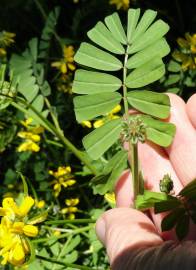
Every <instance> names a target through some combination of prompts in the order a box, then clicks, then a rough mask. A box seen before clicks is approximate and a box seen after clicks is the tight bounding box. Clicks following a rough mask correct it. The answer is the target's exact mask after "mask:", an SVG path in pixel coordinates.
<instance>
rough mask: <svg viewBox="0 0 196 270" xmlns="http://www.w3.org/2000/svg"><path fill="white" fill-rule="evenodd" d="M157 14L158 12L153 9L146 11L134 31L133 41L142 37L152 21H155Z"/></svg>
mask: <svg viewBox="0 0 196 270" xmlns="http://www.w3.org/2000/svg"><path fill="white" fill-rule="evenodd" d="M156 16H157V12H156V11H154V10H151V9H148V10H146V11H145V12H144V15H143V16H142V18H141V19H140V21H139V23H138V25H137V27H136V29H135V31H134V33H133V37H132V39H131V41H132V42H134V41H135V40H136V39H138V38H139V37H141V36H142V35H143V34H144V33H145V31H146V30H147V29H148V27H149V26H150V25H151V23H152V22H153V21H154V19H155V18H156Z"/></svg>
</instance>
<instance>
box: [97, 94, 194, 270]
mask: <svg viewBox="0 0 196 270" xmlns="http://www.w3.org/2000/svg"><path fill="white" fill-rule="evenodd" d="M169 97H170V101H171V115H170V118H169V119H168V121H169V122H172V123H174V124H175V125H176V135H175V138H174V141H173V143H172V145H171V146H170V147H168V148H166V149H163V148H162V147H159V146H155V145H153V144H152V143H145V144H140V145H139V159H140V164H141V168H142V172H143V175H144V179H145V181H146V185H147V187H148V189H150V190H153V191H159V180H160V179H162V178H163V176H164V174H166V173H169V174H170V176H171V178H172V180H173V181H174V191H175V193H176V194H177V193H178V192H179V191H180V190H181V189H182V188H183V186H185V185H186V184H188V183H189V182H190V181H191V180H193V179H194V178H196V94H194V95H193V96H192V97H191V98H190V99H189V100H188V102H187V104H185V102H184V101H183V100H182V99H181V98H180V97H178V96H176V95H174V94H170V95H169ZM130 177H131V176H130V175H129V173H128V172H125V173H124V174H123V175H122V176H121V177H120V179H119V181H118V183H117V185H116V201H117V208H115V209H111V210H109V211H107V212H105V213H104V214H103V215H102V216H101V217H100V218H99V220H98V221H97V223H96V232H97V236H98V238H99V239H100V241H101V242H102V243H103V244H104V246H105V247H106V250H107V254H108V257H109V261H110V264H111V265H112V269H132V268H131V262H129V259H128V257H127V256H125V255H124V256H123V254H125V253H126V251H127V250H128V251H129V254H130V252H131V251H135V250H136V251H137V250H139V249H140V248H144V247H145V248H146V247H154V246H157V247H158V246H160V245H164V243H166V242H165V241H166V240H174V241H175V240H176V236H175V233H174V231H169V232H165V233H162V232H161V229H160V224H161V220H162V218H163V215H162V214H159V215H154V214H153V213H152V212H149V213H145V214H144V213H142V212H140V211H137V210H135V209H132V208H131V207H130V206H132V202H133V196H132V187H131V183H130ZM186 240H194V241H195V240H196V226H195V225H193V224H192V225H191V227H190V233H189V235H188V237H187V239H186ZM119 257H121V260H120V263H119V262H118V263H117V264H118V266H115V262H116V261H117V259H118V258H119ZM129 257H130V256H129ZM118 261H119V260H118ZM117 264H116V265H117ZM125 266H126V267H125ZM129 266H130V267H129ZM138 269H139V268H138Z"/></svg>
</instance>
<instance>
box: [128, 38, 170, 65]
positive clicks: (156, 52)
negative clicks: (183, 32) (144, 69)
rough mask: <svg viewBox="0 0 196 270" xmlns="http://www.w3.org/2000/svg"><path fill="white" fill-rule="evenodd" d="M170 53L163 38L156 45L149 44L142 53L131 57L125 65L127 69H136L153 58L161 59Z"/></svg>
mask: <svg viewBox="0 0 196 270" xmlns="http://www.w3.org/2000/svg"><path fill="white" fill-rule="evenodd" d="M169 52H170V47H169V45H168V43H167V41H166V40H165V39H164V38H161V39H160V40H158V41H157V42H156V43H153V44H151V45H150V46H148V47H146V48H145V49H143V50H142V51H139V52H137V53H136V54H134V55H133V56H131V57H130V58H129V59H128V61H127V64H126V67H127V68H128V69H131V68H138V67H140V66H141V65H143V64H145V63H146V62H148V61H150V60H151V59H153V58H154V57H159V58H163V57H164V56H166V55H167V54H168V53H169Z"/></svg>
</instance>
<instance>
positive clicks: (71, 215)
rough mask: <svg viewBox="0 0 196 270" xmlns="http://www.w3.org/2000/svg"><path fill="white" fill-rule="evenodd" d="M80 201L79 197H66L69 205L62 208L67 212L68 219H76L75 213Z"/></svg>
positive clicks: (63, 211) (63, 212)
mask: <svg viewBox="0 0 196 270" xmlns="http://www.w3.org/2000/svg"><path fill="white" fill-rule="evenodd" d="M78 203H79V199H78V198H74V199H73V198H72V199H66V200H65V204H66V206H67V207H65V208H63V209H61V213H62V214H66V215H67V217H68V219H75V213H76V212H78V208H77V206H76V205H78Z"/></svg>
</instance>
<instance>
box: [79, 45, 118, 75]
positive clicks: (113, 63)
mask: <svg viewBox="0 0 196 270" xmlns="http://www.w3.org/2000/svg"><path fill="white" fill-rule="evenodd" d="M74 60H75V61H76V62H77V63H79V64H81V65H84V66H88V67H92V68H95V69H100V70H106V71H115V70H120V69H121V68H122V63H121V62H120V60H118V59H117V58H116V57H114V56H113V55H111V54H109V53H107V52H105V51H103V50H100V49H98V48H97V47H95V46H93V45H91V44H89V43H86V42H83V43H82V44H81V46H80V48H79V50H78V51H77V53H76V55H75V57H74Z"/></svg>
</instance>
